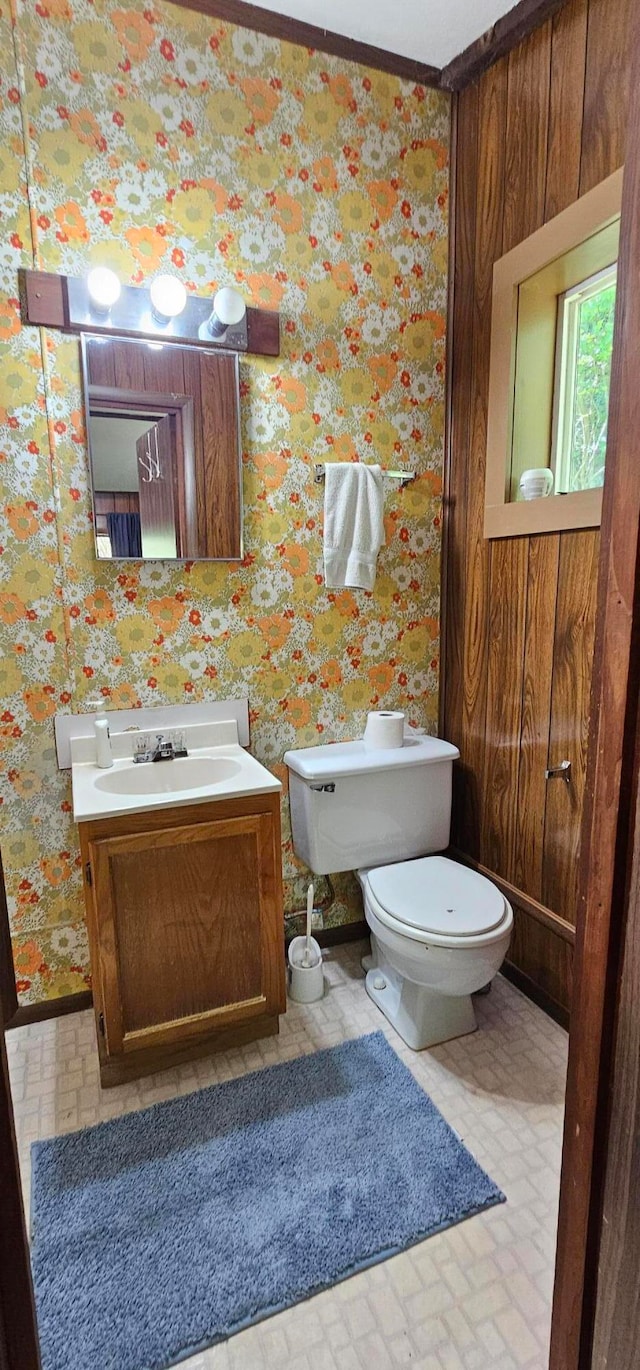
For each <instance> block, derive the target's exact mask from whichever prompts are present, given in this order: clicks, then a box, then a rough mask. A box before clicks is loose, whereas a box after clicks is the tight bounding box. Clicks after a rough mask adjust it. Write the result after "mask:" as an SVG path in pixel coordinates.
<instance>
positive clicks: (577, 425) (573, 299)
mask: <svg viewBox="0 0 640 1370" xmlns="http://www.w3.org/2000/svg"><path fill="white" fill-rule="evenodd" d="M615 302H616V268H615V266H613V267H609V268H607V270H605V271H602V272H599V273H598V274H597V275H596V276H594V277H592V278H590V279H589V280H587V281H583V282H581V284H580V285H578V286H575V287H574V288H573V289H572V290H569V291H567V292H566V293H565V294H564V295H563V296H561V297H560V299H559V302H558V343H557V361H556V395H555V410H556V414H555V419H556V422H555V435H554V465H555V488H556V492H557V493H558V494H569V493H570V492H572V491H575V490H591V489H594V488H595V487H597V486H600V485H602V484H603V483H604V464H605V456H606V448H607V417H608V411H609V387H610V382H611V355H612V351H613V323H614V314H615Z"/></svg>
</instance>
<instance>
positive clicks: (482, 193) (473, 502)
mask: <svg viewBox="0 0 640 1370" xmlns="http://www.w3.org/2000/svg"><path fill="white" fill-rule="evenodd" d="M507 79H508V64H507V61H506V59H503V60H502V61H501V62H497V63H496V64H495V66H493V67H491V69H490V70H489V71H488V72H487V74H486V77H485V78H484V80H483V81H482V83H481V86H480V90H479V107H478V173H477V207H476V235H475V253H474V256H475V274H474V289H473V350H472V367H473V384H472V394H471V433H470V443H469V452H468V464H469V482H468V489H467V519H466V542H465V547H464V549H463V550H462V555H463V558H464V564H465V566H466V575H467V580H466V585H467V588H466V595H465V606H464V660H463V690H464V699H463V737H464V750H463V753H462V765H461V767H460V770H459V779H460V780H461V781H462V787H461V789H462V793H461V806H460V818H459V824H460V829H459V832H460V839H459V841H458V845H459V846H460V847H462V849H463V850H464V851H466V852H467V853H468V854H469V855H470V856H479V855H480V849H481V842H480V803H479V788H478V785H479V778H480V777H481V776H482V774H483V771H484V740H485V713H486V684H487V680H486V665H485V663H486V653H487V625H488V604H487V596H486V591H485V586H486V584H487V580H488V573H489V546H488V544H487V542H486V541H485V538H484V535H483V521H484V470H485V461H486V450H487V401H488V390H489V344H490V325H491V290H492V285H493V263H494V262H495V260H496V258H497V257H499V256H500V254H501V252H502V223H503V213H504V174H505V166H504V156H505V130H506V109H507ZM460 136H461V135H460ZM461 288H464V287H461ZM464 459H467V458H463V460H464Z"/></svg>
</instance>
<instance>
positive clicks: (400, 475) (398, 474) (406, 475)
mask: <svg viewBox="0 0 640 1370" xmlns="http://www.w3.org/2000/svg"><path fill="white" fill-rule="evenodd" d="M329 464H330V463H327V462H324V461H317V462H315V463H314V465H315V476H314V480H315V483H316V485H321V484H322V481H323V480H324V468H325V466H326V465H329ZM355 464H356V463H354V465H355ZM382 474H383V476H388V477H389V479H390V480H399V481H400V485H401V486H405V485H410V484H411V481H412V480H415V479H416V475H417V472H415V471H387V470H386V469H385V467H383V468H382Z"/></svg>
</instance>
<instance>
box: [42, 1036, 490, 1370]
mask: <svg viewBox="0 0 640 1370" xmlns="http://www.w3.org/2000/svg"><path fill="white" fill-rule="evenodd" d="M32 1198H33V1203H32V1236H33V1243H32V1263H33V1274H34V1282H35V1290H36V1301H37V1312H38V1326H39V1329H40V1337H41V1343H42V1354H43V1365H44V1370H87V1367H91V1370H163V1367H166V1366H169V1365H171V1364H174V1363H175V1362H176V1361H179V1360H182V1359H183V1358H185V1357H186V1356H188V1355H192V1354H194V1353H195V1352H196V1351H198V1350H200V1349H202V1348H203V1347H206V1346H209V1345H211V1344H212V1343H213V1342H216V1341H220V1340H221V1339H223V1338H225V1337H228V1336H230V1335H231V1333H233V1332H237V1331H239V1330H240V1329H241V1328H243V1327H246V1326H248V1325H249V1324H250V1323H253V1322H257V1321H258V1320H259V1319H261V1318H264V1317H267V1316H268V1315H269V1314H270V1313H275V1312H276V1311H278V1310H279V1309H282V1308H286V1307H288V1306H289V1305H290V1304H293V1303H295V1302H297V1301H298V1300H300V1299H305V1298H308V1296H309V1295H310V1294H313V1293H315V1292H316V1291H317V1290H320V1289H324V1288H326V1287H327V1286H328V1285H331V1284H334V1283H335V1282H336V1281H338V1280H342V1279H344V1278H345V1277H346V1276H348V1275H352V1274H353V1273H354V1272H355V1271H357V1270H362V1269H363V1268H364V1267H365V1266H368V1265H372V1264H373V1263H374V1262H376V1261H380V1260H383V1259H384V1258H385V1257H387V1256H390V1255H392V1254H394V1253H395V1252H398V1251H402V1250H403V1249H404V1248H406V1247H407V1246H410V1245H411V1244H412V1243H414V1242H418V1241H421V1240H422V1239H423V1238H424V1237H427V1236H429V1235H430V1234H431V1233H433V1232H438V1231H440V1230H441V1229H442V1228H445V1227H448V1226H449V1225H450V1224H452V1223H457V1222H460V1221H461V1219H462V1218H468V1217H469V1216H470V1215H471V1214H473V1213H477V1212H479V1211H480V1210H481V1209H483V1208H487V1207H489V1206H490V1205H491V1204H496V1203H500V1202H501V1201H503V1200H504V1195H503V1194H502V1193H501V1192H500V1190H499V1189H498V1188H497V1187H496V1185H495V1184H494V1183H493V1181H492V1180H491V1179H489V1177H488V1175H486V1174H485V1172H484V1171H483V1170H481V1168H480V1166H479V1165H478V1164H477V1162H476V1161H475V1160H474V1159H473V1156H471V1155H470V1154H469V1152H468V1151H467V1150H466V1148H465V1147H464V1146H463V1145H462V1142H461V1141H460V1139H459V1137H458V1136H457V1134H456V1133H455V1132H453V1131H452V1129H451V1128H450V1127H449V1125H448V1124H447V1123H446V1122H445V1120H444V1118H443V1117H442V1115H441V1114H440V1113H439V1112H438V1110H437V1108H436V1107H435V1106H434V1104H432V1102H431V1100H430V1099H429V1098H428V1096H427V1095H426V1094H425V1093H424V1091H423V1090H422V1089H421V1088H420V1086H419V1085H418V1084H417V1083H416V1081H415V1080H414V1078H413V1076H412V1075H411V1074H410V1072H409V1071H408V1070H407V1069H406V1067H405V1066H404V1065H403V1064H402V1062H401V1061H400V1060H399V1058H398V1057H397V1056H396V1054H395V1052H394V1051H393V1050H392V1048H391V1047H390V1046H389V1045H388V1043H387V1041H386V1039H385V1037H384V1036H383V1034H382V1033H381V1032H375V1033H372V1034H371V1035H370V1036H367V1037H361V1038H357V1039H356V1040H354V1041H350V1042H345V1043H344V1044H343V1045H342V1046H338V1047H333V1048H331V1049H330V1050H327V1051H318V1052H315V1053H313V1054H312V1055H308V1056H302V1057H300V1058H298V1059H297V1060H294V1061H287V1062H285V1063H284V1064H282V1065H276V1066H271V1067H269V1068H268V1069H267V1070H259V1071H256V1072H255V1073H253V1074H251V1075H245V1076H243V1077H242V1078H241V1079H238V1080H229V1081H227V1082H225V1083H224V1084H220V1085H214V1086H212V1087H211V1088H209V1089H204V1090H200V1091H198V1092H197V1093H194V1094H188V1095H186V1096H185V1097H183V1098H179V1099H173V1100H171V1101H169V1102H167V1103H160V1104H155V1105H154V1106H153V1107H152V1108H147V1109H144V1110H143V1111H142V1112H138V1113H129V1114H127V1115H126V1116H125V1117H122V1118H117V1119H114V1120H113V1121H112V1122H107V1123H101V1124H99V1125H98V1126H97V1127H91V1128H86V1129H84V1130H83V1131H81V1132H73V1133H70V1134H69V1135H68V1136H64V1137H56V1138H53V1139H52V1140H51V1141H44V1142H36V1143H34V1146H33V1181H32Z"/></svg>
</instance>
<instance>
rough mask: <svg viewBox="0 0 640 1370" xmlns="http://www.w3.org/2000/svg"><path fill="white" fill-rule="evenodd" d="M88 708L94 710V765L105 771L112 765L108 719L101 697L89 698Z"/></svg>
mask: <svg viewBox="0 0 640 1370" xmlns="http://www.w3.org/2000/svg"><path fill="white" fill-rule="evenodd" d="M89 708H90V709H92V710H95V718H94V720H93V730H94V733H95V737H96V765H97V766H99V767H100V769H101V770H103V771H107V770H108V769H109V767H110V766H113V755H112V751H111V739H110V736H109V720H108V718H107V715H106V713H105V709H104V705H103V703H102V700H101V699H96V700H91V701H90V703H89Z"/></svg>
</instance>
